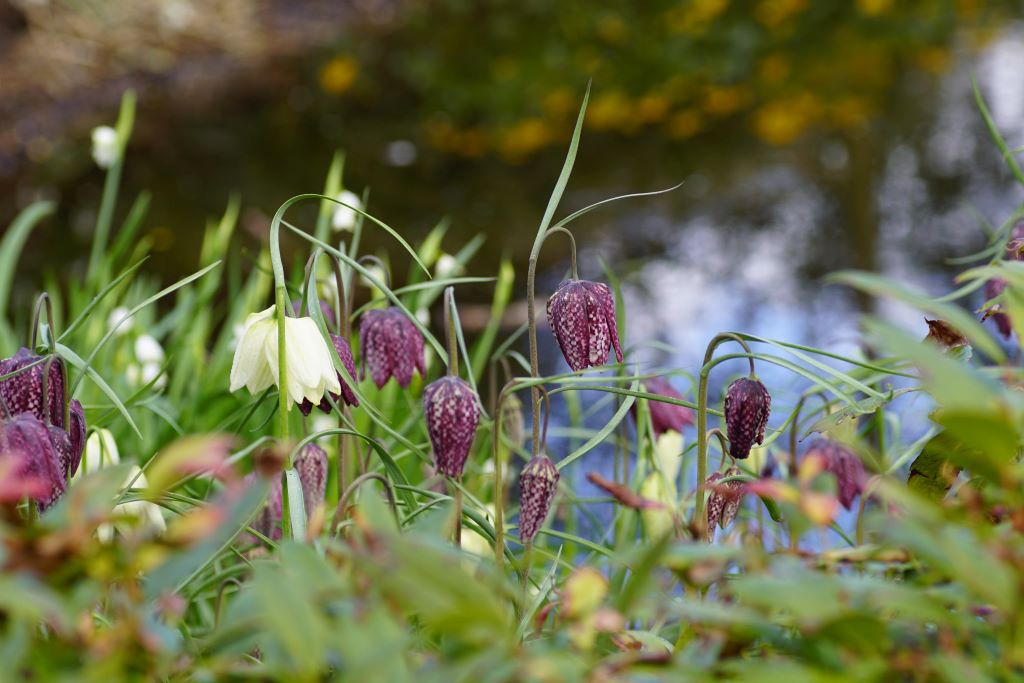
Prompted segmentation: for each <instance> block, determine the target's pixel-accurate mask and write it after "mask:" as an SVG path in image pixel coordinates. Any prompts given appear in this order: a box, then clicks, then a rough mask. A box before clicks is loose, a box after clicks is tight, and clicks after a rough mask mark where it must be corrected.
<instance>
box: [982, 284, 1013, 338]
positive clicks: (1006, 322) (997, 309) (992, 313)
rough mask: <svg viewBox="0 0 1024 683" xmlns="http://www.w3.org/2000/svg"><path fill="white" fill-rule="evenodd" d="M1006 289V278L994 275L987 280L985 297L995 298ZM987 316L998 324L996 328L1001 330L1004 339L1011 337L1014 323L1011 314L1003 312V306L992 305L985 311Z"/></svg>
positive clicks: (988, 298) (987, 298)
mask: <svg viewBox="0 0 1024 683" xmlns="http://www.w3.org/2000/svg"><path fill="white" fill-rule="evenodd" d="M1005 289H1006V280H1004V279H1003V278H1001V277H994V278H992V279H991V280H987V281H986V282H985V299H986V300H991V299H995V298H996V297H997V296H999V295H1000V294H1002V293H1003V291H1004V290H1005ZM985 317H986V318H992V320H993V321H994V322H995V324H996V328H997V329H998V330H999V334H1001V335H1003V338H1004V339H1009V338H1010V335H1011V334H1013V324H1012V322H1011V321H1010V316H1009V315H1007V314H1006V313H1005V312H1003V307H1002V306H1001V305H1000V304H995V305H994V306H991V307H990V308H989V309H988V311H986V312H985Z"/></svg>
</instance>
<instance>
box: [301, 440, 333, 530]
mask: <svg viewBox="0 0 1024 683" xmlns="http://www.w3.org/2000/svg"><path fill="white" fill-rule="evenodd" d="M295 470H296V471H297V472H298V473H299V483H300V484H301V485H302V500H303V503H305V507H306V517H307V518H308V517H312V516H313V512H314V511H315V510H316V509H317V508H318V507H319V506H320V504H321V503H323V502H324V494H325V493H326V491H327V452H326V451H324V449H322V448H320V447H319V446H317V445H316V444H315V443H308V444H306V445H305V446H303V447H302V449H301V450H300V451H299V455H298V456H297V457H296V458H295Z"/></svg>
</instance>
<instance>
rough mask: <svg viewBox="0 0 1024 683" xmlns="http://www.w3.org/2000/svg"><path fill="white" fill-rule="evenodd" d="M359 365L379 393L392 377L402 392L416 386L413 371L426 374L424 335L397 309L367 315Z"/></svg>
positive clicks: (362, 322)
mask: <svg viewBox="0 0 1024 683" xmlns="http://www.w3.org/2000/svg"><path fill="white" fill-rule="evenodd" d="M359 356H360V358H359V365H360V375H359V378H360V379H362V378H363V377H365V375H366V371H367V369H369V371H370V377H371V378H372V379H373V383H374V384H375V385H376V386H377V388H378V389H380V388H382V387H383V386H384V385H385V384H387V382H388V380H389V379H391V378H392V377H394V378H395V381H397V382H398V384H399V386H401V387H402V388H405V387H408V386H409V383H410V382H412V373H413V370H419V372H420V375H421V376H422V375H424V374H426V371H427V369H426V361H425V359H424V357H423V335H422V334H420V331H419V329H417V327H416V326H415V325H414V324H413V323H412V321H411V320H409V318H407V317H406V315H405V313H403V312H402V310H401V309H399V308H398V307H396V306H392V307H390V308H377V309H373V310H370V311H367V312H366V313H364V314H363V317H362V320H360V321H359Z"/></svg>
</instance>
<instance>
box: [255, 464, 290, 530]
mask: <svg viewBox="0 0 1024 683" xmlns="http://www.w3.org/2000/svg"><path fill="white" fill-rule="evenodd" d="M257 476H258V475H257V474H256V473H255V472H253V473H252V474H249V475H248V476H247V477H246V479H247V480H248V481H249V482H254V481H256V477H257ZM282 519H284V496H283V495H282V492H281V477H280V475H277V476H275V477H274V479H273V481H271V482H270V493H269V494H267V500H266V501H264V503H263V506H262V507H261V508H260V510H259V512H257V513H256V516H255V517H253V519H252V521H250V522H249V526H251V527H252V528H253V529H255V530H256V531H258V532H260V533H261V534H263V535H264V536H266V537H267V538H269V539H270V540H272V541H280V540H281V535H282V534H281V520H282Z"/></svg>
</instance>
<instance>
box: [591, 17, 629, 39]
mask: <svg viewBox="0 0 1024 683" xmlns="http://www.w3.org/2000/svg"><path fill="white" fill-rule="evenodd" d="M627 32H628V28H627V26H626V22H624V21H623V20H622V18H621V17H619V16H618V15H615V14H604V15H602V16H601V17H600V18H599V19H598V20H597V35H599V36H601V37H602V38H603V39H604V40H606V41H607V42H609V43H616V44H617V43H621V42H622V41H623V40H624V39H625V37H626V34H627Z"/></svg>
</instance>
